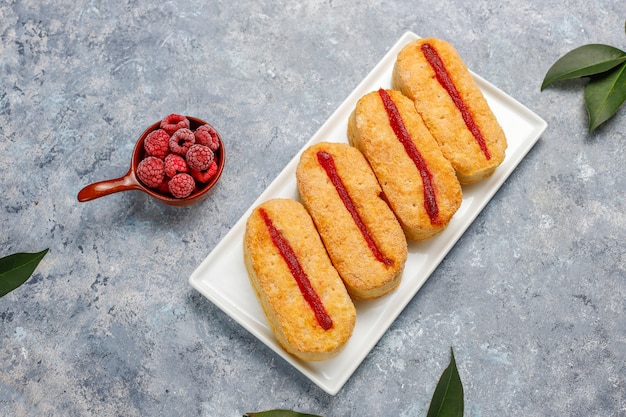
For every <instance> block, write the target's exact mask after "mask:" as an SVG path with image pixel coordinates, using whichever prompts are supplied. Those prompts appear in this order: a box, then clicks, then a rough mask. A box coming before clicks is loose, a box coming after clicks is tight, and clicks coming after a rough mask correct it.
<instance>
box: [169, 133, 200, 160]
mask: <svg viewBox="0 0 626 417" xmlns="http://www.w3.org/2000/svg"><path fill="white" fill-rule="evenodd" d="M194 143H196V138H195V136H194V135H193V132H192V131H191V130H189V129H187V128H182V129H178V130H177V131H176V132H174V134H173V135H172V137H171V138H170V150H171V151H172V152H174V153H177V154H179V155H183V156H185V154H186V153H187V151H188V150H189V147H190V146H191V145H193V144H194Z"/></svg>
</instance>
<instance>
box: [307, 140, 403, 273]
mask: <svg viewBox="0 0 626 417" xmlns="http://www.w3.org/2000/svg"><path fill="white" fill-rule="evenodd" d="M317 161H318V162H319V164H320V165H321V166H322V168H324V171H326V175H328V178H329V179H330V182H332V184H333V185H334V186H335V189H336V190H337V194H339V198H341V201H342V202H343V205H344V206H345V207H346V209H347V210H348V212H349V213H350V215H351V216H352V220H354V223H355V224H356V225H357V227H358V228H359V230H360V231H361V234H362V235H363V238H364V239H365V242H367V246H369V248H370V250H371V251H372V254H373V255H374V257H375V258H376V259H377V260H378V261H379V262H382V263H383V264H385V265H387V266H391V265H393V260H392V259H389V258H387V257H386V256H385V255H383V254H382V252H381V251H380V249H379V248H378V246H377V245H376V242H374V239H373V238H372V235H371V234H370V232H369V230H368V229H367V226H366V225H365V223H364V222H363V219H361V216H360V215H359V212H358V210H357V209H356V207H355V205H354V202H353V201H352V198H351V197H350V194H349V193H348V190H346V187H345V185H344V183H343V181H342V180H341V177H340V176H339V173H338V172H337V167H336V165H335V160H334V159H333V157H332V155H331V154H329V153H328V152H326V151H319V152H318V153H317Z"/></svg>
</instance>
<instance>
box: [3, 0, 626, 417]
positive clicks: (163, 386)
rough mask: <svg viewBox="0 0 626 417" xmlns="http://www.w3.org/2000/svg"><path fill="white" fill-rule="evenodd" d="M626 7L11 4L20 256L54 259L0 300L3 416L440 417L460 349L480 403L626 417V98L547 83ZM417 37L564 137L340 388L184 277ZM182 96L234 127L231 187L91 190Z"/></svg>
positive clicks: (534, 153) (533, 157) (513, 183)
mask: <svg viewBox="0 0 626 417" xmlns="http://www.w3.org/2000/svg"><path fill="white" fill-rule="evenodd" d="M461 4H463V5H461ZM625 18H626V8H625V7H624V2H623V1H621V0H619V1H618V0H614V1H608V0H600V1H596V2H592V3H590V2H588V1H582V0H560V1H557V0H541V1H538V0H531V1H521V0H511V1H508V2H499V1H498V2H496V1H484V0H478V1H473V2H459V1H452V0H436V1H435V0H427V1H421V2H419V4H418V3H417V2H415V1H379V0H372V1H363V2H356V3H355V2H353V1H344V0H327V1H304V2H303V1H286V0H285V1H279V2H274V1H267V0H256V1H247V0H245V1H237V2H226V1H201V0H180V1H158V2H152V1H146V0H119V1H100V0H75V1H69V0H56V1H54V2H42V1H39V0H4V1H3V2H2V3H1V4H0V138H1V140H0V173H1V174H0V179H1V195H2V198H1V206H0V224H2V226H1V227H2V229H1V230H2V233H0V249H1V253H0V255H6V254H9V253H12V252H21V251H39V250H41V249H43V248H46V247H49V248H50V252H49V253H48V255H47V256H46V257H45V259H44V261H43V262H42V263H41V264H40V267H39V268H38V269H37V271H36V273H35V274H34V276H33V277H32V278H31V279H30V280H29V281H28V283H27V284H26V285H25V286H23V287H21V288H20V289H18V290H16V291H14V292H12V293H11V294H9V295H8V296H6V297H4V298H2V299H0V415H1V416H11V417H13V416H63V415H67V416H89V415H97V416H220V417H221V416H240V415H242V414H243V413H244V412H246V411H255V410H257V411H258V410H265V409H270V408H278V407H282V408H291V409H298V410H302V411H307V412H311V413H315V414H321V415H324V416H326V417H344V416H402V417H408V416H424V415H425V414H426V411H427V408H428V404H429V402H430V396H431V395H432V391H433V389H434V386H435V384H436V381H437V379H438V378H439V376H440V374H441V372H442V371H443V369H444V368H445V366H446V365H447V363H448V359H449V348H450V346H453V347H454V349H455V353H456V359H457V363H458V367H459V372H460V375H461V378H462V380H463V383H464V387H465V398H466V413H465V415H466V416H473V417H487V416H519V415H524V416H532V417H534V416H546V415H555V416H566V415H567V416H576V417H589V416H626V259H625V258H626V256H625V253H626V251H625V244H624V242H625V241H626V214H625V212H626V205H625V200H624V195H625V190H626V187H625V180H624V178H625V176H624V166H625V163H626V155H625V151H624V149H626V137H625V134H624V132H625V131H626V111H625V110H626V109H622V111H620V113H619V114H618V115H617V116H616V117H615V118H614V119H613V120H611V121H610V122H609V123H607V124H606V125H605V126H603V127H601V128H600V129H599V130H598V131H597V133H596V134H594V135H588V134H587V133H586V113H585V109H584V107H583V98H582V97H583V96H582V87H583V86H584V82H582V81H573V82H566V83H563V84H561V85H559V86H558V87H555V88H550V89H548V90H546V91H544V92H540V91H539V86H540V84H541V80H542V79H543V76H544V74H545V72H546V71H547V69H548V68H549V67H550V65H551V64H552V63H553V62H554V61H555V60H556V59H557V58H558V57H560V56H561V55H563V54H564V53H565V52H567V51H569V50H571V49H573V48H574V47H577V46H580V45H583V44H587V43H606V44H610V45H614V46H617V47H620V48H622V49H625V48H626V36H625V34H624V19H625ZM406 30H411V31H413V32H415V33H416V34H418V35H421V36H437V37H442V38H445V39H448V40H450V41H452V42H453V43H454V44H455V45H456V46H457V48H458V49H459V51H460V52H461V54H462V55H463V56H464V57H465V59H466V61H467V64H468V66H469V67H470V68H471V69H473V70H474V71H475V72H477V73H479V74H480V75H482V76H483V77H484V78H486V79H487V80H489V81H490V82H492V83H493V84H495V85H496V86H497V87H499V88H501V89H502V90H504V91H505V92H506V93H508V94H510V95H512V96H513V97H514V98H516V99H517V100H519V101H520V102H522V103H523V104H525V105H526V106H528V107H529V108H530V109H532V110H533V111H535V112H536V113H538V114H539V115H540V116H542V117H543V118H544V119H545V120H546V121H547V122H548V123H549V128H548V130H547V131H546V132H545V134H544V135H543V136H542V138H541V139H540V141H539V142H538V143H537V145H536V146H535V147H534V148H533V149H532V150H531V152H530V153H529V154H528V156H527V157H526V158H525V160H524V161H523V162H522V163H521V164H520V166H519V167H518V169H517V170H516V171H515V172H514V173H513V175H512V176H511V177H510V178H509V179H508V181H507V182H506V183H505V184H504V186H503V187H502V188H501V190H500V191H499V192H498V193H497V194H496V196H495V197H494V199H493V200H492V201H491V203H490V204H489V205H488V206H487V207H486V209H485V210H484V211H483V213H482V214H481V215H480V216H479V217H478V218H477V220H476V221H475V223H474V224H473V225H472V226H471V227H470V229H469V230H468V231H467V232H466V233H465V235H464V236H463V237H462V239H461V240H460V241H459V242H458V244H457V245H456V246H455V247H454V248H453V250H452V251H451V252H450V254H449V255H448V256H447V257H446V258H445V260H444V261H443V262H442V264H441V265H440V266H439V268H438V269H437V270H436V271H435V272H434V273H433V275H432V276H431V278H430V279H429V281H428V282H427V283H426V285H425V286H424V287H423V288H422V290H421V291H420V292H419V293H418V294H417V296H416V297H415V298H414V299H413V301H412V302H411V303H410V304H409V305H408V307H407V308H406V309H405V311H404V312H403V314H402V315H401V316H400V317H399V318H398V320H397V321H396V322H395V323H394V325H393V326H392V327H391V328H390V329H389V331H388V332H387V333H386V335H385V336H384V337H383V339H382V340H381V341H380V343H378V345H377V346H376V347H375V348H374V350H373V351H372V352H371V354H370V355H369V356H368V357H367V358H366V360H365V361H364V362H363V364H362V365H361V366H360V367H359V368H358V369H357V371H356V372H355V374H354V375H353V376H352V378H351V379H350V380H349V381H348V382H347V384H346V385H345V386H344V388H343V389H342V390H341V391H340V392H339V394H338V395H336V396H334V397H333V396H329V395H327V394H326V393H324V392H323V391H321V390H320V389H319V388H317V387H316V386H315V385H314V384H312V383H311V382H309V381H308V380H307V379H306V378H305V377H303V376H302V375H300V374H299V373H298V372H297V371H295V370H294V369H293V368H291V366H289V365H288V364H286V363H285V362H284V361H283V360H282V359H279V358H278V357H277V356H276V355H275V354H274V353H273V352H271V351H270V350H269V349H268V348H266V347H265V346H264V345H262V344H261V343H260V342H258V341H257V340H256V339H255V338H254V337H253V336H251V335H250V334H249V333H247V331H245V330H244V329H242V328H241V327H240V326H239V325H238V324H237V323H236V322H234V321H233V320H231V319H230V318H228V317H227V316H226V315H225V314H224V313H222V312H221V310H219V309H218V308H217V307H215V306H214V305H213V304H211V303H210V302H209V301H207V300H206V299H205V298H204V297H202V296H201V295H200V294H199V293H197V292H196V291H194V290H193V289H192V288H191V287H190V286H189V284H188V281H187V280H188V277H189V276H190V275H191V273H192V272H193V271H194V270H195V268H196V267H197V266H198V265H199V264H200V262H201V261H202V260H203V259H204V258H205V256H206V255H207V254H208V253H209V252H210V251H211V249H212V248H213V247H214V246H215V245H217V243H218V242H219V241H220V239H221V238H222V237H223V236H224V235H225V234H226V233H227V231H228V230H229V229H230V227H232V226H233V224H234V223H235V222H236V221H237V220H238V219H239V217H240V216H241V215H242V213H243V212H244V211H245V210H246V208H247V207H249V206H250V204H251V203H252V202H253V201H254V200H255V199H256V198H257V196H258V195H259V194H260V193H261V192H262V190H263V189H264V188H265V187H266V186H267V185H268V184H269V183H270V182H271V181H272V180H273V179H274V178H275V177H276V176H277V175H278V173H279V172H280V171H281V170H282V168H283V167H284V166H285V164H286V163H287V162H288V161H289V160H291V158H292V157H293V156H294V154H295V153H296V152H297V151H298V150H299V149H300V148H301V147H302V145H303V144H304V143H305V142H306V141H307V140H308V139H309V138H310V137H311V136H312V135H313V134H314V133H315V132H316V131H317V129H318V128H319V127H320V126H321V125H322V124H323V122H324V121H325V120H326V119H327V118H328V117H329V116H330V115H331V114H332V112H333V111H334V110H335V109H336V108H337V106H338V105H339V104H341V102H342V101H343V100H344V98H345V97H346V96H347V95H348V94H349V93H350V92H351V91H352V90H353V89H354V88H355V87H356V86H357V84H358V83H359V82H360V81H361V80H362V79H363V77H365V75H367V73H368V72H369V71H370V70H371V69H372V68H373V67H374V65H375V64H376V63H377V62H378V60H379V59H380V58H382V56H383V55H384V53H385V52H386V51H387V50H388V49H389V48H390V47H391V46H392V45H393V44H394V43H395V42H396V40H397V39H398V38H399V37H400V36H401V35H402V33H404V32H405V31H406ZM172 112H178V113H183V114H190V115H196V116H198V117H201V118H203V119H206V120H209V121H211V122H212V123H213V124H214V125H215V126H216V127H217V128H218V129H219V130H220V131H221V133H222V134H223V136H224V138H225V141H226V146H227V151H228V164H227V166H226V169H225V172H224V175H223V177H222V180H221V181H220V183H219V186H218V187H217V189H216V190H215V192H214V194H213V195H212V197H211V198H210V199H208V200H206V201H205V202H203V203H202V204H200V205H197V206H194V207H189V208H171V207H166V206H163V205H160V204H158V203H156V202H154V201H152V200H150V199H149V198H148V197H147V196H145V195H143V194H141V193H138V192H127V193H120V194H115V195H111V196H108V197H105V198H101V199H99V200H95V201H92V202H89V203H78V202H77V200H76V194H77V192H78V191H79V190H80V188H82V187H83V186H84V185H86V184H88V183H90V182H94V181H99V180H103V179H107V178H114V177H118V176H121V175H122V174H124V173H125V172H126V170H127V169H128V164H129V156H130V153H131V150H132V147H133V145H134V142H135V140H136V139H137V137H138V136H139V135H140V134H141V132H142V131H143V129H144V128H145V127H147V126H148V125H149V124H151V123H153V122H154V121H156V120H158V119H160V118H161V117H163V116H164V115H166V114H169V113H172Z"/></svg>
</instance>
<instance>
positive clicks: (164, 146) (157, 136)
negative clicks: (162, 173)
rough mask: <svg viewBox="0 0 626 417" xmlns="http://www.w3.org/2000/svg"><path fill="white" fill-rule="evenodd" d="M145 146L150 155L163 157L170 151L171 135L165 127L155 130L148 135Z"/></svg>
mask: <svg viewBox="0 0 626 417" xmlns="http://www.w3.org/2000/svg"><path fill="white" fill-rule="evenodd" d="M143 147H144V149H145V150H146V153H147V154H148V155H150V156H156V157H157V158H161V159H163V158H165V157H166V156H167V154H168V153H170V135H168V134H167V132H166V131H165V130H163V129H157V130H154V131H152V132H150V134H149V135H148V136H146V140H145V141H144V142H143Z"/></svg>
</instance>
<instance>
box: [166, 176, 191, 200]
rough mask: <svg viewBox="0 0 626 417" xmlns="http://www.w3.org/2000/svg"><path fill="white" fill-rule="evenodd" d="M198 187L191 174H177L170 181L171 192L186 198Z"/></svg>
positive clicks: (175, 195)
mask: <svg viewBox="0 0 626 417" xmlns="http://www.w3.org/2000/svg"><path fill="white" fill-rule="evenodd" d="M195 188H196V182H195V181H194V180H193V177H192V176H191V175H189V174H185V173H181V174H176V175H174V177H173V178H172V179H171V180H170V182H169V189H170V193H172V195H173V196H174V197H176V198H185V197H187V196H188V195H189V194H191V193H192V192H193V190H194V189H195Z"/></svg>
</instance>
